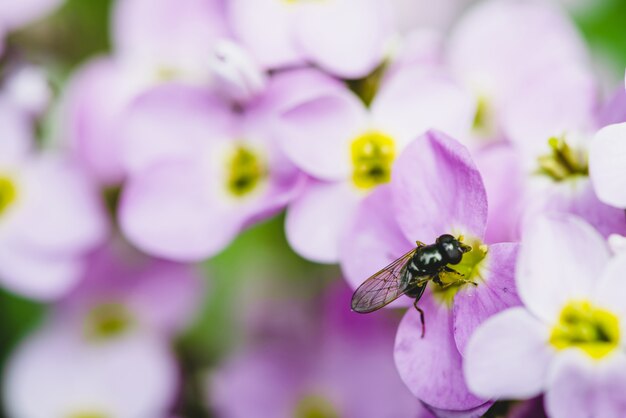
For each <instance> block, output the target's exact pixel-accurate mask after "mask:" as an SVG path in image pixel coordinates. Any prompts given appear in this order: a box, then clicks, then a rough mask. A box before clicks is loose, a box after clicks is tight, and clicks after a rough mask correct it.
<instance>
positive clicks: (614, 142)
mask: <svg viewBox="0 0 626 418" xmlns="http://www.w3.org/2000/svg"><path fill="white" fill-rule="evenodd" d="M624 161H626V123H620V124H616V125H609V126H606V127H604V128H602V129H601V130H600V131H598V133H596V135H595V137H594V138H593V141H592V142H591V146H590V148H589V175H590V177H591V181H592V182H593V187H594V188H595V190H596V193H597V195H598V198H600V200H601V201H603V202H605V203H607V204H609V205H612V206H616V207H618V208H626V164H624Z"/></svg>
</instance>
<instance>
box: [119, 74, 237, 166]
mask: <svg viewBox="0 0 626 418" xmlns="http://www.w3.org/2000/svg"><path fill="white" fill-rule="evenodd" d="M120 124H121V127H120V132H121V135H122V137H123V140H124V145H123V152H124V163H125V166H126V168H127V170H128V171H129V172H131V173H132V172H137V171H140V170H142V169H144V168H146V167H148V166H150V165H151V164H155V163H158V162H159V161H161V160H163V159H170V158H180V157H188V156H194V155H197V154H198V153H199V152H201V151H202V150H204V149H205V147H206V145H207V143H212V142H215V141H218V140H221V141H224V140H227V139H234V138H232V137H233V136H234V130H233V125H234V115H233V114H232V113H231V111H230V110H229V109H228V106H227V104H226V103H225V102H224V101H223V100H221V99H220V98H219V97H217V96H214V95H212V94H210V93H208V94H207V92H206V90H205V89H201V88H195V87H189V86H182V85H165V86H162V87H157V88H154V89H152V90H149V91H148V92H146V93H145V94H142V95H141V96H139V97H138V98H137V99H136V100H134V102H133V103H132V105H131V106H130V107H129V109H128V111H127V112H126V113H125V115H124V117H123V119H122V121H121V122H120Z"/></svg>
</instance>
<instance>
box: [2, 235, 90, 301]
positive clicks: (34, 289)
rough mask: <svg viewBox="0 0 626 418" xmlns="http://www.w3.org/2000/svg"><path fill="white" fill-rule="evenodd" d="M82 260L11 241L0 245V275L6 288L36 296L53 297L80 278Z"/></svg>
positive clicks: (47, 298) (50, 298)
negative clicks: (52, 253) (41, 250)
mask: <svg viewBox="0 0 626 418" xmlns="http://www.w3.org/2000/svg"><path fill="white" fill-rule="evenodd" d="M83 267H84V264H83V261H82V260H81V259H80V258H78V257H68V256H60V255H50V254H46V253H41V252H38V251H36V250H33V249H32V248H28V247H23V246H20V245H19V244H17V243H14V242H3V243H2V244H1V245H0V278H2V285H3V286H4V287H6V288H8V289H9V290H10V291H12V292H15V293H18V294H21V295H24V296H26V297H29V298H32V299H38V300H47V301H52V300H57V299H59V298H60V297H62V296H63V295H65V294H67V293H68V292H69V291H70V290H71V289H72V288H73V287H74V286H75V285H76V284H77V283H78V281H79V280H80V277H81V273H82V271H83Z"/></svg>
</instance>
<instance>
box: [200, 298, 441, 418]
mask: <svg viewBox="0 0 626 418" xmlns="http://www.w3.org/2000/svg"><path fill="white" fill-rule="evenodd" d="M325 299H326V300H325V301H324V302H323V303H322V304H321V309H320V315H319V316H318V320H317V321H315V322H314V323H313V324H310V323H309V324H308V326H303V327H300V328H298V329H296V330H295V331H297V333H296V332H294V331H291V334H286V335H285V334H284V333H282V335H283V336H282V338H281V339H276V337H274V338H273V339H272V340H270V341H267V342H265V343H256V344H253V345H252V346H251V347H248V348H247V349H246V350H244V351H242V352H240V353H237V354H235V355H233V356H232V357H231V358H230V359H228V360H227V361H226V362H225V363H224V364H223V365H222V366H221V367H220V368H219V369H218V370H217V371H216V372H214V373H213V375H212V376H211V377H210V380H209V387H208V389H209V398H210V401H209V403H210V404H211V405H212V406H213V408H214V409H215V411H216V413H218V414H219V416H223V417H229V418H239V417H241V418H244V417H251V416H254V417H259V418H265V417H267V418H270V417H271V418H287V417H294V416H297V417H300V416H341V417H346V418H352V417H354V418H356V417H360V418H369V417H371V418H387V417H389V418H392V417H405V416H406V417H419V418H431V417H432V415H431V414H430V413H429V412H428V411H426V410H425V408H424V407H422V406H421V405H420V404H419V401H418V400H417V399H415V398H414V397H413V396H412V395H411V394H410V393H409V392H408V391H407V390H406V388H405V387H404V386H403V385H402V382H401V381H400V379H399V378H398V376H397V372H396V370H395V368H394V366H393V362H392V361H391V358H390V356H389V355H388V354H389V352H390V351H391V349H392V340H393V330H394V329H395V322H396V321H395V320H394V319H392V317H390V316H384V315H381V316H378V317H376V318H363V317H359V316H357V315H354V314H353V313H352V312H350V309H349V300H350V293H349V292H348V291H347V289H343V288H342V289H340V290H339V289H336V288H335V289H333V290H332V291H331V292H329V295H328V296H327V297H326V298H325ZM300 309H302V308H300ZM292 315H294V314H292ZM294 316H297V314H295V315H294ZM303 329H304V330H306V332H305V333H302V330H303ZM299 334H302V337H301V336H300V335H299ZM273 335H275V334H273ZM259 382H262V384H259Z"/></svg>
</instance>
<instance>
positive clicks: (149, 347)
mask: <svg viewBox="0 0 626 418" xmlns="http://www.w3.org/2000/svg"><path fill="white" fill-rule="evenodd" d="M198 279H199V278H198V276H197V275H196V274H195V273H194V272H193V270H192V269H190V268H189V267H187V266H182V265H177V264H173V263H167V262H163V261H156V260H152V259H149V258H146V257H144V256H140V255H138V254H133V253H132V252H130V251H128V248H126V247H121V248H120V247H113V248H107V249H105V250H102V251H100V252H99V253H98V254H96V255H95V256H94V257H93V259H92V264H91V265H90V268H89V270H88V271H87V273H86V276H85V280H83V282H82V283H81V286H80V287H79V288H78V289H76V291H75V292H73V293H72V294H71V295H70V296H68V297H67V298H65V299H64V300H63V301H62V302H61V304H60V305H59V306H58V307H57V308H56V310H55V311H54V312H53V315H52V316H51V318H50V319H49V320H48V321H47V323H45V324H44V326H43V327H42V328H41V329H40V330H38V331H36V332H35V333H34V334H33V335H31V336H30V337H28V338H27V340H26V341H25V342H24V343H22V344H21V345H20V346H19V347H18V348H17V351H16V352H15V353H14V354H13V356H12V357H11V358H10V360H9V364H8V368H7V371H6V374H5V376H4V383H5V385H4V388H5V391H4V399H5V402H6V407H7V411H8V413H9V414H10V415H11V416H28V417H33V418H37V417H42V418H43V417H49V416H51V415H53V416H116V417H128V418H136V417H164V416H167V411H168V409H169V408H170V407H171V406H172V403H173V401H174V397H175V396H176V392H177V387H178V370H177V366H176V363H175V360H174V357H173V354H172V353H171V351H170V348H169V344H170V341H169V337H170V336H171V334H172V332H174V331H176V330H179V329H180V327H181V326H182V325H184V324H185V323H186V322H187V321H188V319H189V316H190V314H191V310H192V309H193V308H194V307H195V306H197V303H196V302H198V297H197V295H198V291H199V284H200V282H199V280H198ZM33 399H37V402H33V401H32V400H33Z"/></svg>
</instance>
